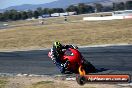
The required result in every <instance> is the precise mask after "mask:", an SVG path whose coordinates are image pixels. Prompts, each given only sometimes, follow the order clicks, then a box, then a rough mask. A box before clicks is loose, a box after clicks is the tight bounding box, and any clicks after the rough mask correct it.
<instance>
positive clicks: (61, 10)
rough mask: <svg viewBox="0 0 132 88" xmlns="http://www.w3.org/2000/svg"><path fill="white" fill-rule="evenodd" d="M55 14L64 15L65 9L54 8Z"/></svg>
mask: <svg viewBox="0 0 132 88" xmlns="http://www.w3.org/2000/svg"><path fill="white" fill-rule="evenodd" d="M53 12H54V13H63V12H64V9H63V8H53Z"/></svg>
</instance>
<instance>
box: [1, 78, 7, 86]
mask: <svg viewBox="0 0 132 88" xmlns="http://www.w3.org/2000/svg"><path fill="white" fill-rule="evenodd" d="M7 83H8V81H7V78H5V77H0V88H5V86H6V84H7Z"/></svg>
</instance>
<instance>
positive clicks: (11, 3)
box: [0, 0, 56, 9]
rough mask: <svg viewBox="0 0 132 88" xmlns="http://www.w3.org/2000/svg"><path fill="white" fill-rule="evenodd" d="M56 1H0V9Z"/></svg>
mask: <svg viewBox="0 0 132 88" xmlns="http://www.w3.org/2000/svg"><path fill="white" fill-rule="evenodd" d="M52 1H56V0H0V9H4V8H7V7H9V6H16V5H22V4H44V3H48V2H52Z"/></svg>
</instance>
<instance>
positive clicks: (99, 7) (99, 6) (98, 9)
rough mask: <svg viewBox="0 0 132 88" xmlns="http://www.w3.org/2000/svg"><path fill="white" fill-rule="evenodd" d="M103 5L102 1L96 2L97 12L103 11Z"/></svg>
mask: <svg viewBox="0 0 132 88" xmlns="http://www.w3.org/2000/svg"><path fill="white" fill-rule="evenodd" d="M102 9H103V5H102V4H100V3H95V10H96V11H95V12H102Z"/></svg>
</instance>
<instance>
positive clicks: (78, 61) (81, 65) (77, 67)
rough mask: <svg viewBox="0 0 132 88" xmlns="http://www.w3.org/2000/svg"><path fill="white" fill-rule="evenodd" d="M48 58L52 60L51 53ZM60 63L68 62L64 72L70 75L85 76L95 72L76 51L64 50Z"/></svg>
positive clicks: (71, 49)
mask: <svg viewBox="0 0 132 88" xmlns="http://www.w3.org/2000/svg"><path fill="white" fill-rule="evenodd" d="M48 56H49V57H50V58H52V55H51V52H49V53H48ZM61 61H62V63H65V62H68V65H67V68H66V71H68V72H71V73H77V74H78V73H79V74H80V75H85V74H88V73H91V72H96V69H95V67H94V66H93V65H92V64H91V63H90V62H88V61H86V60H85V59H84V58H83V56H82V55H81V53H80V52H79V51H78V49H73V48H68V49H66V50H64V54H63V55H62V56H61Z"/></svg>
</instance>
